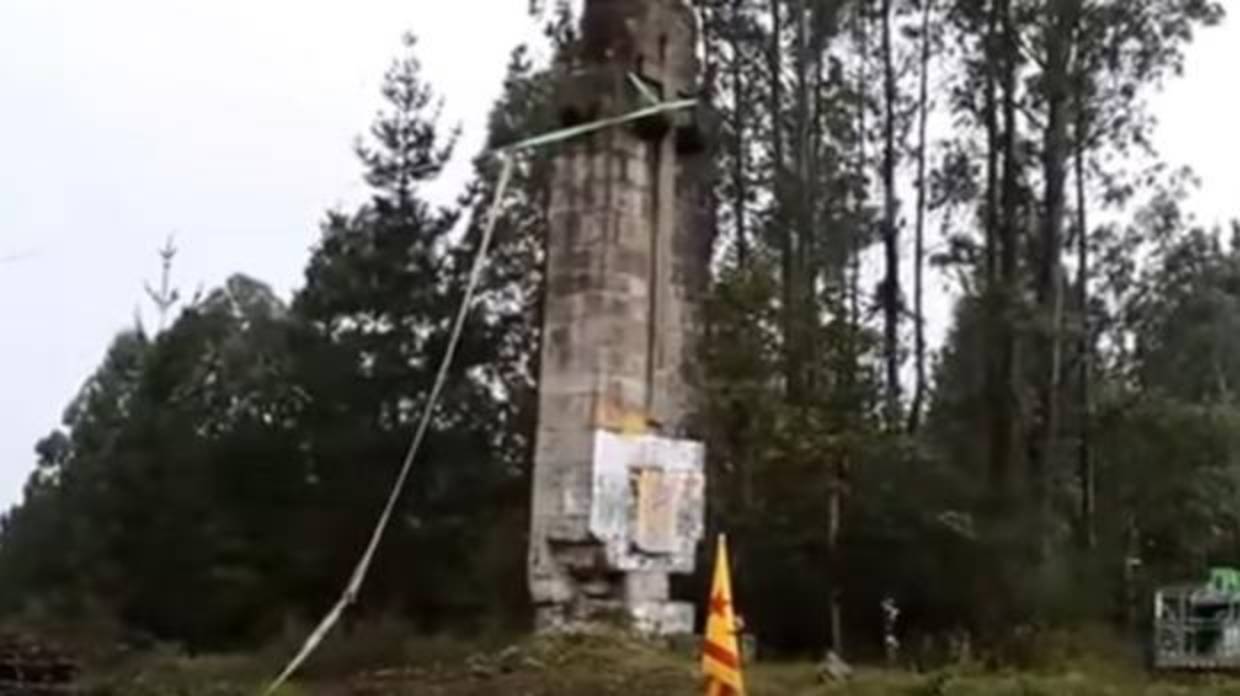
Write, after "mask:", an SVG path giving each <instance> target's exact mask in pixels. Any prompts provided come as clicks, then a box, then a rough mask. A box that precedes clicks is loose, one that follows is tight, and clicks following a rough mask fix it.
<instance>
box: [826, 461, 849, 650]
mask: <svg viewBox="0 0 1240 696" xmlns="http://www.w3.org/2000/svg"><path fill="white" fill-rule="evenodd" d="M847 467H848V465H847V463H846V462H842V463H840V464H839V465H837V466H836V468H835V472H834V481H832V483H831V493H830V496H829V498H828V499H827V557H828V558H829V559H830V563H831V590H830V592H831V595H830V597H829V598H828V600H827V602H828V603H827V612H828V621H829V624H830V630H831V643H830V645H831V650H833V651H835V654H837V655H843V654H844V622H843V620H842V618H841V611H840V578H841V576H842V572H841V568H840V566H841V565H842V564H841V563H840V560H841V558H840V519H841V517H842V515H841V510H840V508H841V507H842V506H843V500H842V499H843V491H842V487H843V483H844V471H845V470H846V469H847Z"/></svg>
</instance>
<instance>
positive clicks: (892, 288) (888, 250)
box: [882, 0, 900, 428]
mask: <svg viewBox="0 0 1240 696" xmlns="http://www.w3.org/2000/svg"><path fill="white" fill-rule="evenodd" d="M882 13H883V16H882V32H883V34H882V54H883V165H882V179H883V256H884V259H885V266H886V276H885V277H884V279H883V290H882V302H883V361H884V364H885V367H886V377H887V380H886V381H887V384H886V392H885V397H886V416H887V423H888V425H889V426H890V427H893V428H894V427H896V423H898V422H899V420H900V232H899V227H898V225H897V220H896V215H897V209H896V208H897V201H896V159H897V153H896V97H897V93H896V66H895V56H894V55H893V53H892V46H891V43H892V28H891V19H892V18H891V13H892V0H882Z"/></svg>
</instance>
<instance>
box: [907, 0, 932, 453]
mask: <svg viewBox="0 0 1240 696" xmlns="http://www.w3.org/2000/svg"><path fill="white" fill-rule="evenodd" d="M933 11H934V1H933V0H926V6H925V7H924V8H923V11H922V17H921V86H920V87H921V89H920V94H919V95H918V97H917V101H918V105H917V109H918V112H919V113H918V124H917V229H916V233H915V234H916V241H915V248H914V250H913V255H914V259H913V306H914V313H915V320H916V322H917V326H916V333H915V335H914V350H915V352H916V361H917V382H916V384H915V387H914V392H913V405H912V407H911V409H910V411H909V425H908V429H909V432H912V433H916V432H917V430H918V429H919V428H920V427H921V411H922V406H923V403H924V401H925V395H926V311H925V288H924V277H923V274H924V272H925V264H926V185H927V181H926V146H927V143H926V128H927V122H928V121H929V120H930V15H931V13H932V12H933Z"/></svg>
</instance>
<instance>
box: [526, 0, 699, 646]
mask: <svg viewBox="0 0 1240 696" xmlns="http://www.w3.org/2000/svg"><path fill="white" fill-rule="evenodd" d="M697 31H698V29H697V25H696V20H695V15H694V13H693V11H692V9H690V8H689V7H688V5H687V3H685V2H684V0H586V3H585V11H584V14H583V17H582V32H581V42H580V46H579V48H578V50H577V51H576V53H575V54H574V56H573V58H572V61H571V63H572V64H571V66H569V67H568V69H567V71H566V74H565V76H564V78H563V80H562V83H561V86H560V97H559V99H560V101H559V108H560V111H559V113H560V116H561V120H562V122H563V124H562V125H564V126H571V125H576V124H580V123H585V122H592V121H595V120H597V119H603V118H608V117H613V116H620V115H624V114H627V113H631V112H633V111H636V110H638V109H641V108H643V107H646V106H650V104H651V103H652V102H668V101H672V100H676V99H683V98H685V97H693V96H696V91H697V89H698V84H697V79H698V72H699V67H698V61H697V56H696V49H697ZM701 113H702V112H701V111H700V110H694V109H687V110H683V111H679V112H675V113H667V114H662V115H658V116H654V117H650V118H647V119H643V120H640V121H634V122H630V123H628V124H625V125H621V126H616V127H613V128H608V129H604V130H599V131H595V132H593V133H591V134H589V135H585V136H581V137H578V138H574V139H572V140H570V141H567V142H566V143H564V144H562V145H559V146H558V147H559V148H560V149H559V150H558V152H557V153H556V155H555V161H554V172H555V173H554V178H553V186H552V194H551V200H550V210H549V216H548V217H549V224H550V227H549V229H548V241H547V288H546V296H545V305H544V318H543V348H542V363H541V366H542V374H541V381H540V399H539V425H538V435H537V438H538V441H537V449H536V454H535V463H534V482H533V483H534V491H533V507H532V521H531V535H530V556H529V584H530V589H531V593H532V595H533V600H534V603H535V606H536V609H537V616H538V621H539V624H540V627H541V628H542V629H544V630H582V629H585V628H588V627H590V626H592V625H595V624H598V623H600V622H606V621H613V620H615V619H621V620H624V621H627V622H629V623H630V624H631V625H632V626H634V627H635V628H637V629H638V630H640V631H642V632H645V633H651V634H672V633H687V632H689V631H691V630H692V628H693V609H692V606H691V605H688V604H681V603H676V602H672V601H671V600H670V595H669V589H668V580H669V575H671V574H674V573H688V572H692V570H693V565H694V556H695V551H696V547H697V544H698V542H699V541H700V539H701V536H702V526H703V500H704V495H703V492H704V491H703V489H704V473H703V460H704V448H703V446H702V444H701V442H700V441H698V440H696V439H695V437H694V436H695V434H696V433H695V432H694V428H693V422H692V420H693V414H694V411H695V410H696V407H695V404H694V399H693V395H692V389H691V386H690V385H691V384H692V383H693V376H692V372H691V370H692V367H693V365H694V355H693V351H694V345H693V344H694V339H695V336H696V327H697V324H698V317H697V314H698V312H697V306H698V304H699V301H700V295H701V292H702V289H703V287H704V284H705V277H706V269H707V264H708V261H709V259H708V257H709V253H710V241H709V236H708V234H707V231H706V228H705V227H704V226H703V225H702V224H701V223H702V221H703V210H704V206H703V205H702V203H701V202H702V195H701V194H702V189H701V185H700V184H699V183H698V182H699V181H702V180H703V177H702V176H700V173H699V172H700V168H701V166H702V165H703V160H704V155H703V143H704V138H703V134H702V128H701V127H700V126H699V123H700V121H701Z"/></svg>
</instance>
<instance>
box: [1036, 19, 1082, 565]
mask: <svg viewBox="0 0 1240 696" xmlns="http://www.w3.org/2000/svg"><path fill="white" fill-rule="evenodd" d="M1073 4H1074V3H1073V2H1072V0H1062V1H1061V2H1059V3H1057V4H1055V8H1056V9H1055V11H1054V12H1053V14H1052V16H1051V18H1050V26H1049V27H1048V28H1047V35H1046V42H1045V43H1046V54H1047V55H1046V65H1045V68H1044V72H1043V76H1042V83H1043V85H1044V89H1045V91H1046V95H1045V96H1046V111H1047V116H1046V126H1045V129H1044V130H1043V138H1042V177H1043V185H1044V190H1043V201H1044V205H1045V211H1044V215H1045V217H1044V218H1043V220H1042V234H1041V240H1040V242H1041V243H1040V245H1039V246H1040V250H1039V251H1040V253H1039V259H1038V270H1037V274H1036V283H1035V292H1036V296H1037V303H1038V310H1039V319H1040V322H1039V327H1038V331H1037V332H1036V335H1037V337H1038V339H1039V340H1038V345H1039V347H1040V348H1039V355H1038V356H1036V362H1035V364H1037V365H1039V366H1040V367H1041V369H1042V375H1041V376H1040V377H1039V379H1038V382H1039V384H1038V405H1037V409H1038V410H1037V413H1036V414H1035V417H1034V419H1033V423H1032V425H1033V428H1032V432H1031V433H1030V439H1029V453H1030V457H1029V477H1030V489H1031V491H1032V493H1033V502H1034V504H1035V505H1036V508H1037V514H1038V518H1039V522H1040V525H1039V534H1042V535H1044V534H1046V533H1047V530H1046V526H1045V525H1046V523H1047V519H1046V518H1047V516H1048V515H1049V512H1050V511H1049V503H1050V490H1049V487H1050V481H1049V479H1050V470H1051V466H1052V462H1053V461H1054V459H1055V452H1056V446H1057V443H1058V435H1059V432H1058V430H1059V390H1060V372H1061V369H1060V362H1061V353H1062V350H1061V347H1062V342H1061V341H1060V326H1061V322H1062V318H1063V317H1062V315H1063V283H1062V279H1061V276H1062V273H1060V269H1059V267H1060V251H1061V249H1062V246H1063V227H1064V220H1065V218H1066V212H1067V205H1066V203H1067V174H1068V166H1067V165H1068V106H1069V101H1070V98H1071V90H1070V85H1069V75H1068V68H1069V66H1070V64H1071V50H1072V40H1073V33H1074V31H1075V26H1076V11H1075V9H1074V7H1073ZM1043 541H1045V539H1044V538H1043Z"/></svg>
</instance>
